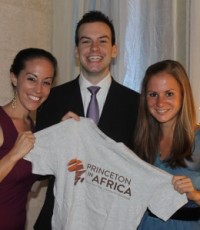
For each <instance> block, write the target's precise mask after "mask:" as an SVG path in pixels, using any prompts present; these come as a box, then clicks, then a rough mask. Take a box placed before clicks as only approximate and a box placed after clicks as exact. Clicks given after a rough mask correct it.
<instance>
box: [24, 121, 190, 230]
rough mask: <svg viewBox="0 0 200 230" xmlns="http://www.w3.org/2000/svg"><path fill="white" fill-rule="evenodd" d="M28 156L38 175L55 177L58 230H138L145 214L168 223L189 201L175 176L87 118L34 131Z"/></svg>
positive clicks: (54, 217)
mask: <svg viewBox="0 0 200 230" xmlns="http://www.w3.org/2000/svg"><path fill="white" fill-rule="evenodd" d="M35 136H36V143H35V146H34V149H32V150H31V152H30V153H29V154H28V155H27V156H26V157H25V159H27V160H30V161H31V162H32V163H33V173H35V174H41V175H47V174H53V175H55V177H56V180H55V187H54V195H55V205H54V212H53V218H52V227H53V229H56V230H77V229H82V230H94V229H95V230H114V229H115V230H124V229H126V230H134V229H136V228H137V226H138V224H139V222H140V220H141V218H142V216H143V214H144V212H145V210H146V209H147V208H149V209H150V210H151V212H152V213H154V214H155V215H157V216H158V217H159V218H161V219H163V220H167V219H168V218H169V217H170V216H171V215H172V214H173V213H174V212H175V211H176V210H177V209H179V208H180V207H181V206H183V205H184V204H185V203H186V202H187V198H186V196H185V195H181V194H179V193H178V192H176V191H175V190H174V188H173V186H172V184H171V180H172V175H170V174H168V173H166V172H164V171H162V170H160V169H157V168H155V167H154V166H152V165H150V164H147V163H146V162H144V161H142V160H141V159H139V158H138V157H137V156H136V155H135V154H134V153H133V152H132V151H131V150H130V149H128V148H127V147H126V146H125V145H124V144H122V143H116V142H115V141H113V140H112V139H110V138H109V137H107V136H106V135H105V134H103V133H102V132H101V131H100V130H99V129H98V128H97V126H96V125H95V124H94V122H93V121H92V120H90V119H87V118H81V121H75V120H73V119H70V120H66V121H63V122H61V123H59V124H57V125H54V126H51V127H49V128H47V129H44V130H42V131H39V132H37V133H35Z"/></svg>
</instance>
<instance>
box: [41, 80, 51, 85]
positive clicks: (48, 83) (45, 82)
mask: <svg viewBox="0 0 200 230" xmlns="http://www.w3.org/2000/svg"><path fill="white" fill-rule="evenodd" d="M43 85H45V86H51V85H52V81H50V80H49V81H44V82H43Z"/></svg>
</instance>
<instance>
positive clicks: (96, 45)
mask: <svg viewBox="0 0 200 230" xmlns="http://www.w3.org/2000/svg"><path fill="white" fill-rule="evenodd" d="M98 49H99V44H98V42H95V41H93V42H92V44H91V50H98Z"/></svg>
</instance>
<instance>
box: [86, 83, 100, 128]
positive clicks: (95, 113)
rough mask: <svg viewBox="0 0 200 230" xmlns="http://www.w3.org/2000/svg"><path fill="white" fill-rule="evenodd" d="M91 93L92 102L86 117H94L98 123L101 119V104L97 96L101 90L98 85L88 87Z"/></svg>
mask: <svg viewBox="0 0 200 230" xmlns="http://www.w3.org/2000/svg"><path fill="white" fill-rule="evenodd" d="M87 89H88V90H89V91H90V93H91V99H90V103H89V105H88V109H87V114H86V117H89V118H92V119H93V121H94V122H95V123H96V124H97V123H98V121H99V105H98V101H97V98H96V94H97V93H98V91H99V90H100V87H98V86H90V87H88V88H87Z"/></svg>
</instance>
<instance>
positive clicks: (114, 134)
mask: <svg viewBox="0 0 200 230" xmlns="http://www.w3.org/2000/svg"><path fill="white" fill-rule="evenodd" d="M138 106H139V94H138V93H137V92H135V91H133V90H131V89H129V88H127V87H125V86H123V85H121V84H119V83H117V82H116V81H115V80H114V79H113V78H112V82H111V86H110V89H109V91H108V95H107V98H106V101H105V104H104V107H103V110H102V114H101V116H100V119H99V123H98V127H99V128H100V129H101V130H102V131H103V132H104V133H105V134H106V135H107V136H109V137H110V138H112V139H113V140H115V141H117V142H123V143H124V144H126V145H127V146H128V147H130V146H131V143H132V136H133V131H134V127H135V124H136V119H137V113H138ZM69 111H72V112H74V113H76V114H78V115H79V116H83V117H84V116H85V115H84V108H83V103H82V98H81V92H80V86H79V80H78V77H77V78H76V79H75V80H72V81H70V82H67V83H65V84H63V85H60V86H57V87H55V88H53V89H52V90H51V93H50V95H49V97H48V99H47V101H46V102H45V103H44V104H43V105H42V107H41V108H40V109H39V110H38V112H37V119H36V130H41V129H44V128H46V127H48V126H51V125H53V124H56V123H58V122H60V121H61V118H62V117H63V116H64V115H65V114H66V113H67V112H69ZM53 185H54V178H53V177H51V179H50V182H49V186H48V190H47V195H46V200H45V203H44V206H43V208H42V211H41V213H40V216H39V218H38V220H37V222H36V224H35V229H36V230H39V229H41V230H49V229H51V227H50V226H51V216H52V212H53V204H54V196H53Z"/></svg>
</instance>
